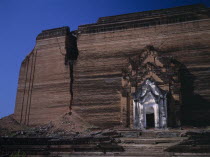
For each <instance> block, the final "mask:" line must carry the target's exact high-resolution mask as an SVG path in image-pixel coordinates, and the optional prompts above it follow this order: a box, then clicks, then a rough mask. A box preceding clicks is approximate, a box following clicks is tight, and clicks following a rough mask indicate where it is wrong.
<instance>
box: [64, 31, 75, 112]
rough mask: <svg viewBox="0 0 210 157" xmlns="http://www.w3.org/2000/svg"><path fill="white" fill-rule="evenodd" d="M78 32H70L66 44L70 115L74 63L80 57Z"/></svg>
mask: <svg viewBox="0 0 210 157" xmlns="http://www.w3.org/2000/svg"><path fill="white" fill-rule="evenodd" d="M76 36H77V32H70V33H69V34H68V39H67V43H66V56H65V65H68V66H69V74H70V86H69V93H70V103H69V113H71V110H72V105H73V97H74V93H73V83H74V63H75V60H77V57H78V48H77V37H76Z"/></svg>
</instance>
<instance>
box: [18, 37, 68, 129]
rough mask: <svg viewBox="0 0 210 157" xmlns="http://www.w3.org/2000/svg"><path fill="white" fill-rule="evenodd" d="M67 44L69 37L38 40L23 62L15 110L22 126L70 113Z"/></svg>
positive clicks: (41, 122) (43, 121) (40, 122)
mask: <svg viewBox="0 0 210 157" xmlns="http://www.w3.org/2000/svg"><path fill="white" fill-rule="evenodd" d="M65 42H66V36H60V37H55V38H48V39H42V40H37V43H36V46H35V48H34V50H33V51H32V53H31V54H30V55H29V56H28V57H26V59H25V60H24V61H23V63H22V66H21V69H20V78H19V83H18V92H17V100H16V108H15V117H16V119H17V120H18V121H20V122H21V123H23V124H29V125H33V124H43V123H47V122H49V121H50V120H52V119H53V118H56V116H59V115H61V114H63V113H65V112H67V111H68V106H69V101H70V94H69V83H70V80H69V79H70V78H69V67H68V66H65V65H64V62H65V54H66V50H65V46H66V43H65ZM25 82H26V84H25ZM32 84H33V87H32ZM21 117H22V118H21Z"/></svg>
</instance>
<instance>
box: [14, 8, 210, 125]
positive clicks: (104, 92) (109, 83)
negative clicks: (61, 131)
mask: <svg viewBox="0 0 210 157" xmlns="http://www.w3.org/2000/svg"><path fill="white" fill-rule="evenodd" d="M174 10H175V9H173V11H174ZM201 10H202V9H201ZM203 10H204V11H205V14H204V15H202V16H201V14H200V13H199V14H198V12H197V11H196V12H193V11H189V12H187V15H186V17H187V18H186V20H185V21H184V20H182V21H173V20H174V19H173V18H171V19H170V18H169V17H168V15H167V14H166V13H164V14H163V13H160V14H159V15H157V16H151V19H156V18H159V19H160V20H161V19H162V21H161V22H160V23H158V24H154V23H153V24H152V25H145V26H139V25H137V26H135V25H129V24H130V21H132V22H135V18H137V20H138V22H140V21H142V19H141V18H140V13H138V14H128V15H123V16H116V17H107V19H108V20H107V19H106V17H105V18H101V19H100V20H99V21H98V23H96V24H91V25H85V26H80V27H79V29H78V39H77V46H78V49H79V56H78V59H77V61H76V62H75V64H74V88H73V91H74V101H73V110H75V111H76V112H77V113H78V114H80V115H81V116H82V117H83V118H84V119H85V120H87V121H88V122H90V123H92V124H95V125H97V126H101V127H109V126H113V125H117V124H120V110H121V109H120V98H121V87H122V84H121V79H122V68H124V67H126V65H127V63H128V58H129V57H132V56H135V55H137V54H139V52H140V50H141V49H143V48H144V47H146V46H147V45H152V46H153V47H154V48H156V49H158V50H159V51H160V52H161V55H162V56H173V57H174V58H175V59H176V60H178V61H179V62H181V63H182V64H184V66H185V70H187V72H185V73H184V75H183V76H185V78H187V80H190V81H188V82H190V85H185V86H182V88H189V86H190V88H191V89H190V90H189V89H188V92H189V91H192V92H189V94H188V93H187V92H186V91H185V89H182V90H183V93H184V94H183V95H182V96H181V97H182V99H183V103H184V104H185V105H184V106H186V107H185V108H183V110H186V108H187V107H190V106H191V104H192V102H191V101H193V99H192V100H191V101H188V100H189V99H191V97H194V96H197V97H196V99H197V100H200V102H201V103H199V101H198V103H197V102H196V103H197V106H199V105H200V106H201V107H200V108H203V106H205V107H206V109H207V110H208V109H209V106H210V104H209V101H210V90H209V85H210V84H209V82H210V73H209V70H210V64H209V63H210V47H209V46H210V38H209V34H210V18H209V11H208V10H209V9H207V8H204V9H203ZM206 10H207V11H206ZM162 12H164V11H162ZM183 12H184V11H182V13H183ZM206 12H207V14H206ZM188 13H191V14H189V16H188ZM173 14H175V13H173ZM177 14H178V12H177ZM135 15H139V16H135ZM180 15H181V13H180ZM191 15H193V16H191ZM121 17H123V18H124V19H121ZM126 17H128V18H127V19H126ZM183 17H184V16H183ZM188 17H193V18H194V19H193V18H188ZM133 18H134V19H133ZM164 18H169V23H166V22H164V21H163V19H164ZM113 19H115V21H113ZM125 19H126V20H125ZM129 19H131V20H130V21H129ZM143 19H144V18H143ZM145 19H150V18H148V17H146V18H145ZM101 20H102V21H104V22H102V21H101ZM106 20H107V22H106ZM110 20H111V21H110ZM115 24H117V25H118V26H120V25H121V26H123V27H122V28H119V27H118V28H117V29H116V28H115V27H116V26H114V25H115ZM124 24H127V25H129V27H127V26H126V27H125V25H124ZM102 26H103V27H104V28H106V31H104V30H105V29H104V28H103V29H102V28H101V27H102ZM131 26H133V27H131ZM93 27H94V31H92V32H91V29H93ZM99 27H100V29H99ZM109 27H110V28H115V29H113V30H112V29H108V28H109ZM84 30H86V31H84ZM87 30H90V31H89V32H88V31H87ZM96 30H97V31H96ZM66 41H67V38H66V36H65V33H64V34H61V35H60V36H58V35H57V34H51V35H49V36H48V37H47V38H46V39H45V38H44V37H43V36H41V35H39V36H38V40H37V44H36V46H35V49H34V50H33V52H32V53H31V55H29V61H28V60H27V58H26V59H25V60H24V61H23V63H22V66H21V69H20V77H19V84H18V92H17V100H16V108H15V117H16V119H17V120H18V121H22V123H28V122H29V124H42V123H46V122H49V121H50V120H51V119H52V118H56V116H58V115H59V114H62V113H63V112H66V111H67V110H68V105H69V101H70V94H69V86H70V77H69V67H68V66H65V65H64V61H65V54H66V50H65V47H66V44H67V42H66ZM58 43H59V44H58ZM60 49H61V50H60ZM33 54H34V55H33ZM36 54H37V55H36ZM33 56H36V57H33ZM35 58H36V61H35ZM34 62H36V63H34ZM33 66H35V68H34V69H35V70H34V71H33ZM27 71H28V73H27ZM31 71H32V73H31ZM31 74H34V78H33V75H32V79H30V77H31ZM188 76H189V77H188ZM189 78H190V79H189ZM25 82H26V84H25ZM32 82H33V87H31V86H32V85H31V83H32ZM182 83H183V84H186V83H185V80H184V82H182ZM29 86H30V88H29ZM30 89H32V90H30ZM30 91H32V92H30ZM198 95H199V98H198ZM183 97H184V98H183ZM29 98H30V99H31V103H29V102H30V99H29ZM27 102H28V103H27ZM28 104H29V106H28V107H27V105H28ZM201 104H202V105H203V104H205V105H203V106H202V105H201ZM193 105H194V109H193V107H192V109H191V110H190V112H189V113H188V115H189V116H190V114H192V115H193V114H194V113H195V112H196V113H201V115H202V114H203V113H204V112H203V111H200V110H197V108H196V107H195V106H196V104H195V103H194V104H193ZM208 105H209V106H208ZM29 110H30V113H29ZM207 110H206V111H207ZM183 113H186V112H185V111H184V112H183ZM205 114H208V112H205ZM21 115H22V116H21ZM28 115H29V116H28ZM21 117H22V120H21ZM25 117H26V118H25ZM28 117H29V118H28ZM197 118H198V117H196V118H195V119H197ZM25 119H26V120H25ZM184 120H185V121H187V120H186V119H184Z"/></svg>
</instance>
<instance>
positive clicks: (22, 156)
mask: <svg viewBox="0 0 210 157" xmlns="http://www.w3.org/2000/svg"><path fill="white" fill-rule="evenodd" d="M10 157H26V153H25V152H21V151H20V150H18V151H17V152H13V153H12V154H11V155H10Z"/></svg>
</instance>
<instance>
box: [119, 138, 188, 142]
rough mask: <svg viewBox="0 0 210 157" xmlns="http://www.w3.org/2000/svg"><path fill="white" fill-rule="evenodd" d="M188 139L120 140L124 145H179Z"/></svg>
mask: <svg viewBox="0 0 210 157" xmlns="http://www.w3.org/2000/svg"><path fill="white" fill-rule="evenodd" d="M184 139H187V138H186V137H185V138H183V137H176V138H151V139H148V138H141V137H140V138H120V141H121V142H122V143H134V144H159V143H177V142H181V141H182V140H184Z"/></svg>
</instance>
